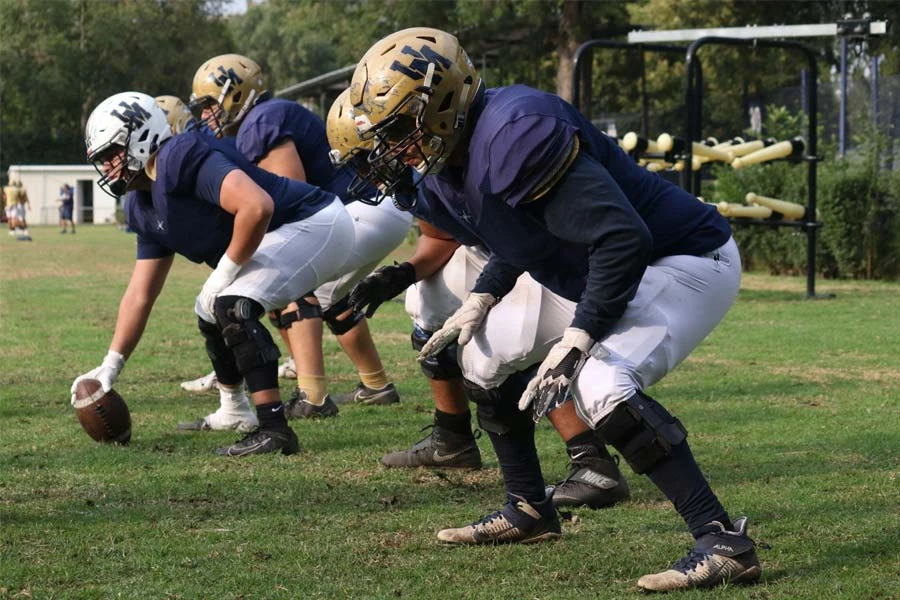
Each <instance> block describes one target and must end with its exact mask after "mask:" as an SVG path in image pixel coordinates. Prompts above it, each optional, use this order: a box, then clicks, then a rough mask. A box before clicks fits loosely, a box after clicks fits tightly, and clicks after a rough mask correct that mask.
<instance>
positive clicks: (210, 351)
mask: <svg viewBox="0 0 900 600" xmlns="http://www.w3.org/2000/svg"><path fill="white" fill-rule="evenodd" d="M197 327H198V328H199V329H200V333H201V334H203V339H204V340H205V341H206V355H207V356H208V357H209V360H210V362H212V364H213V369H215V371H216V376H217V377H218V378H219V381H221V382H222V383H224V384H225V385H231V384H234V383H239V382H240V381H241V379H243V376H242V375H241V374H240V372H239V371H238V369H237V365H236V364H235V363H234V354H233V353H232V352H231V351H230V350H229V349H228V348H227V347H226V346H225V339H224V338H223V337H222V331H221V330H220V329H219V326H218V325H216V324H215V323H207V322H206V321H204V320H203V319H200V318H198V319H197Z"/></svg>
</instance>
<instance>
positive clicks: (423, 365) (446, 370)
mask: <svg viewBox="0 0 900 600" xmlns="http://www.w3.org/2000/svg"><path fill="white" fill-rule="evenodd" d="M432 335H434V332H433V331H426V330H424V329H422V328H421V327H419V326H418V325H414V326H413V330H412V336H410V337H411V339H412V347H413V350H416V351H420V350H422V348H423V347H424V346H425V342H427V341H428V340H429V339H430V338H431V336H432ZM458 349H459V345H458V344H457V343H456V342H453V343H452V344H450V345H449V346H447V347H446V348H444V349H443V350H441V351H440V352H438V353H437V354H436V355H434V356H429V357H428V358H426V359H425V360H423V361H422V362H420V363H419V368H420V369H422V373H424V374H425V377H427V378H428V379H435V380H439V381H446V380H448V379H456V378H457V377H462V369H461V368H460V366H459V361H458V360H457V358H456V357H457V352H458Z"/></svg>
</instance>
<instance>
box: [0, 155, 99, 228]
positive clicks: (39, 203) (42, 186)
mask: <svg viewBox="0 0 900 600" xmlns="http://www.w3.org/2000/svg"><path fill="white" fill-rule="evenodd" d="M9 178H10V179H11V180H12V179H17V180H19V181H21V182H22V187H23V188H25V191H26V192H28V200H29V202H31V212H30V213H26V214H25V218H26V219H27V220H28V224H29V225H56V224H57V223H59V208H58V205H57V203H56V201H57V198H59V188H61V187H62V185H63V184H64V183H68V184H69V185H71V186H72V188H74V190H75V209H74V210H73V213H72V220H73V221H75V223H77V224H83V223H114V222H115V216H116V199H115V198H113V197H112V196H110V195H109V194H107V193H106V192H104V191H103V190H102V189H101V188H100V186H99V185H97V181H98V180H99V179H100V175H99V174H98V173H97V171H96V169H94V167H93V166H91V165H11V166H10V167H9Z"/></svg>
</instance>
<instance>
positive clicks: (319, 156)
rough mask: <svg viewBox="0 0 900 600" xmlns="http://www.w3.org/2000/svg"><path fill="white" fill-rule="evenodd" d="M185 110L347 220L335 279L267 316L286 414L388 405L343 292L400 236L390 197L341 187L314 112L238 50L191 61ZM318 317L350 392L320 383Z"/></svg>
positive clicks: (405, 219)
mask: <svg viewBox="0 0 900 600" xmlns="http://www.w3.org/2000/svg"><path fill="white" fill-rule="evenodd" d="M191 108H192V110H193V112H194V114H195V115H196V116H197V117H198V118H200V119H201V121H202V122H204V123H205V124H206V125H207V126H209V128H210V129H211V130H212V131H213V132H214V133H215V134H216V135H217V136H218V137H223V136H233V137H234V138H235V142H236V145H237V148H238V150H239V151H240V152H241V153H243V154H244V156H245V157H247V158H248V159H249V160H251V161H252V162H254V163H256V164H257V165H258V166H260V167H262V168H263V169H266V170H267V171H270V172H272V173H275V174H277V175H281V176H283V177H289V178H291V179H296V180H298V181H308V182H309V183H312V184H313V185H317V186H319V187H321V188H322V189H324V190H326V191H329V192H331V193H333V194H335V195H337V196H338V197H339V198H341V199H342V201H343V202H344V203H345V204H346V209H347V211H348V212H349V213H350V215H351V217H352V218H353V223H354V228H355V240H356V242H355V244H354V245H353V246H352V252H351V255H350V257H349V259H348V261H347V263H346V264H345V265H344V266H343V267H342V268H341V270H340V272H339V275H340V276H339V277H338V278H337V279H334V280H332V281H329V282H327V283H325V284H324V285H322V286H319V287H318V288H317V289H316V290H315V291H314V293H313V290H304V292H309V293H304V295H303V297H300V296H298V297H297V298H296V299H295V300H296V302H295V303H292V304H291V306H289V307H288V309H287V310H285V311H284V312H282V314H280V315H273V319H272V320H273V323H274V324H275V325H276V327H278V328H279V329H280V330H281V331H282V332H283V334H284V338H285V341H286V342H287V343H288V345H289V347H290V349H291V354H292V355H293V358H294V362H295V363H296V370H297V384H298V389H297V391H296V392H295V394H294V397H293V398H292V399H291V401H290V403H289V404H288V408H287V412H288V416H289V417H294V418H309V417H328V416H333V415H336V414H337V412H338V408H337V406H336V404H335V402H337V403H338V404H340V403H341V402H346V401H358V402H363V403H366V404H391V403H394V402H398V401H399V399H400V398H399V395H398V394H397V390H396V388H395V387H394V385H393V384H392V383H391V382H390V381H389V380H388V378H387V375H386V374H385V371H384V367H383V365H382V363H381V359H380V357H379V355H378V351H377V349H376V348H375V344H374V342H373V341H372V336H371V334H370V333H369V329H368V325H367V323H366V320H365V317H364V316H363V315H362V313H360V312H358V311H354V310H351V309H350V308H349V305H348V303H347V295H348V294H349V292H350V290H351V288H352V287H353V285H354V284H355V283H356V282H357V281H359V280H360V279H362V278H363V277H364V276H366V275H367V274H369V273H370V272H371V271H372V269H373V268H374V267H375V266H377V265H378V263H379V262H380V261H381V260H382V259H383V258H384V257H385V256H387V255H388V254H389V253H390V252H391V251H392V250H393V249H394V248H396V247H397V246H398V245H399V244H400V243H401V242H402V241H403V240H404V239H405V238H406V235H407V233H408V232H409V228H410V224H411V221H412V219H411V217H410V215H409V214H407V213H405V212H403V211H400V210H397V209H396V208H394V207H393V205H391V203H387V204H385V205H382V206H375V205H373V204H372V203H370V202H366V201H365V200H366V196H367V195H374V194H375V193H376V190H375V189H374V188H370V189H364V190H358V191H359V192H360V194H359V198H360V199H361V201H354V200H355V198H351V197H350V195H349V194H348V190H347V187H348V185H349V183H350V181H351V178H352V174H350V173H347V172H345V171H338V170H336V169H335V168H334V167H333V165H332V164H331V161H330V160H329V156H328V152H329V147H328V140H327V138H326V135H325V124H324V123H323V122H322V119H321V118H320V117H319V116H317V115H316V114H314V113H313V112H311V111H309V110H307V109H306V108H304V107H302V106H300V105H299V104H297V103H296V102H291V101H288V100H282V99H272V98H270V97H269V93H268V91H267V90H266V86H265V85H264V83H263V77H262V72H261V69H260V67H259V65H257V64H256V63H255V62H254V61H252V60H251V59H249V58H247V57H245V56H241V55H237V54H225V55H221V56H216V57H213V58H211V59H209V60H208V61H206V62H205V63H204V64H203V65H201V67H200V68H199V69H198V70H197V72H196V74H195V75H194V81H193V90H192V94H191ZM348 243H349V242H348ZM323 321H324V323H325V324H326V325H327V326H328V328H329V329H330V330H331V331H332V333H333V334H334V335H335V336H336V337H337V339H338V342H339V343H340V344H341V346H342V347H343V349H344V351H345V352H346V353H347V355H348V356H349V357H350V359H351V360H352V361H353V363H354V365H355V366H356V368H357V372H358V374H359V377H360V382H359V384H358V386H357V389H356V390H354V392H352V393H350V394H343V395H340V396H336V397H335V399H334V400H332V398H331V397H330V396H329V395H328V393H327V385H326V380H325V364H324V358H323V356H322V325H323ZM202 423H203V421H202V420H201V424H202Z"/></svg>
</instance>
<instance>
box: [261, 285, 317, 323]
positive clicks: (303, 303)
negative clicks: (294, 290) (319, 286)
mask: <svg viewBox="0 0 900 600" xmlns="http://www.w3.org/2000/svg"><path fill="white" fill-rule="evenodd" d="M310 297H312V298H315V295H313V294H312V292H310V293H309V294H306V295H304V296H303V297H302V298H297V300H295V302H296V303H297V308H296V309H295V310H287V309H284V310H282V311H281V312H278V313H276V314H277V315H278V316H276V317H273V316H271V315H270V316H269V322H271V323H272V325H273V326H275V328H276V329H290V328H291V325H293V324H294V322H295V321H302V320H303V319H321V318H322V307H320V306H319V305H318V304H313V303H311V302H310V301H309V300H307V298H310Z"/></svg>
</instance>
